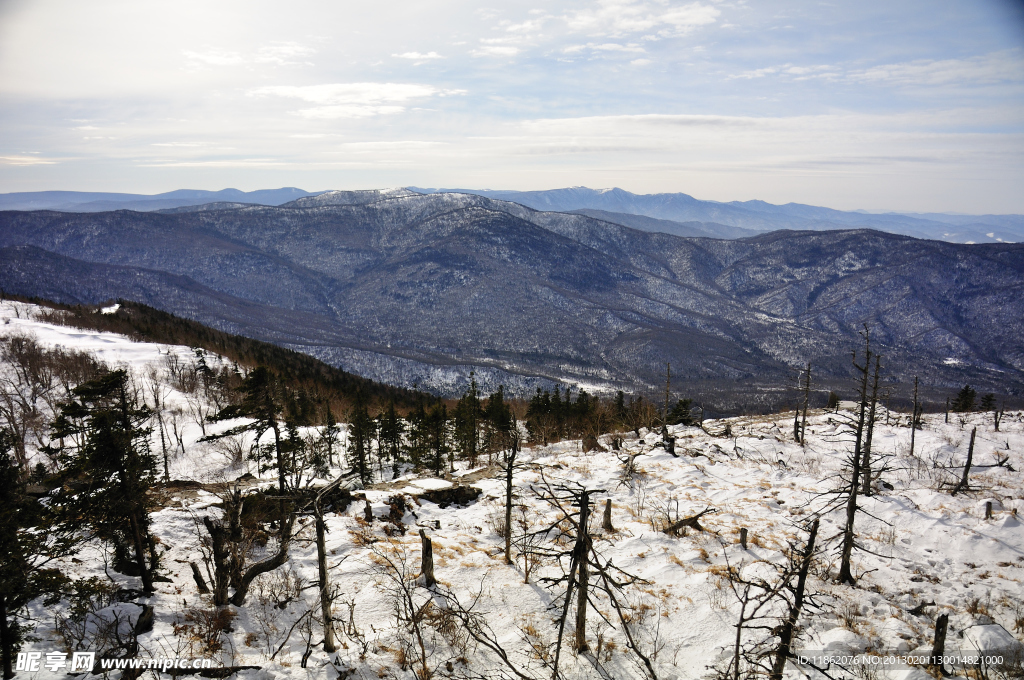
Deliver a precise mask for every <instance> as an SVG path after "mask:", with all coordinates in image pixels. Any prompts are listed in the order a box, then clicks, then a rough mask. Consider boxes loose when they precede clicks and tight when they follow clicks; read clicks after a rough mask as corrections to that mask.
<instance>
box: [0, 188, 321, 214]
mask: <svg viewBox="0 0 1024 680" xmlns="http://www.w3.org/2000/svg"><path fill="white" fill-rule="evenodd" d="M315 193H316V192H311V191H303V190H302V189H296V188H294V187H285V188H283V189H262V190H258V191H239V190H238V189H221V190H220V191H203V190H194V189H178V190H177V191H168V192H166V193H162V194H114V193H106V192H88V191H26V192H18V193H11V194H0V210H61V211H67V212H103V211H106V210H139V211H143V212H145V211H150V210H161V209H165V208H178V207H181V206H194V205H203V204H206V203H216V202H225V201H234V202H237V203H244V204H258V205H281V204H282V203H287V202H288V201H294V200H295V199H296V198H301V197H302V196H310V195H313V194H315Z"/></svg>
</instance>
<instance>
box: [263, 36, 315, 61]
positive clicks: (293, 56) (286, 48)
mask: <svg viewBox="0 0 1024 680" xmlns="http://www.w3.org/2000/svg"><path fill="white" fill-rule="evenodd" d="M315 52H316V50H314V49H313V48H312V47H306V46H305V45H300V44H299V43H295V42H274V43H271V44H269V45H264V46H263V47H261V48H259V50H258V51H257V52H256V57H255V59H254V61H256V62H257V63H260V64H278V65H279V66H292V65H295V64H308V63H309V62H308V61H307V60H306V57H309V56H311V55H313V54H314V53H315Z"/></svg>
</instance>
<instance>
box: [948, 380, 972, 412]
mask: <svg viewBox="0 0 1024 680" xmlns="http://www.w3.org/2000/svg"><path fill="white" fill-rule="evenodd" d="M977 396H978V393H977V392H975V391H974V388H973V387H971V386H970V385H964V388H963V389H962V390H960V391H959V392H957V395H956V399H954V400H953V403H952V404H950V408H951V409H952V410H953V411H956V412H957V413H967V412H968V411H973V410H974V401H975V399H977Z"/></svg>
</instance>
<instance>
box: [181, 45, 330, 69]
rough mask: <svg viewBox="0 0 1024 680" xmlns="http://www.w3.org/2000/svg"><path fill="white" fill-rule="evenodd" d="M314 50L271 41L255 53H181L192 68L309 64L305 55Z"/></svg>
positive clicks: (221, 51) (229, 51) (216, 50)
mask: <svg viewBox="0 0 1024 680" xmlns="http://www.w3.org/2000/svg"><path fill="white" fill-rule="evenodd" d="M315 52H316V50H315V49H313V48H312V47H307V46H305V45H301V44H299V43H296V42H288V41H285V42H271V43H269V44H267V45H263V46H261V47H259V48H258V49H257V50H256V52H255V53H249V54H243V53H241V52H235V51H231V50H221V49H208V50H204V51H201V52H197V51H195V50H184V51H183V52H182V54H184V55H185V57H186V58H187V59H188V60H189V66H190V67H192V68H200V69H201V68H208V67H211V66H241V65H248V64H276V65H278V66H295V65H311V64H310V62H309V61H308V60H307V57H309V56H311V55H313V54H314V53H315Z"/></svg>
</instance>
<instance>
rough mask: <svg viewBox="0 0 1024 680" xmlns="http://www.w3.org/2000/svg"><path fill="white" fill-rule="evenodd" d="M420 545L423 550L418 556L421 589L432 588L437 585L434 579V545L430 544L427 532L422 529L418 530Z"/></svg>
mask: <svg viewBox="0 0 1024 680" xmlns="http://www.w3.org/2000/svg"><path fill="white" fill-rule="evenodd" d="M420 543H421V545H422V548H423V550H422V553H421V554H420V571H421V572H422V575H423V587H424V588H433V587H434V585H435V584H436V583H437V580H436V579H435V578H434V545H433V544H432V543H431V542H430V539H429V538H428V537H427V532H425V531H424V530H423V529H420Z"/></svg>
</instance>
